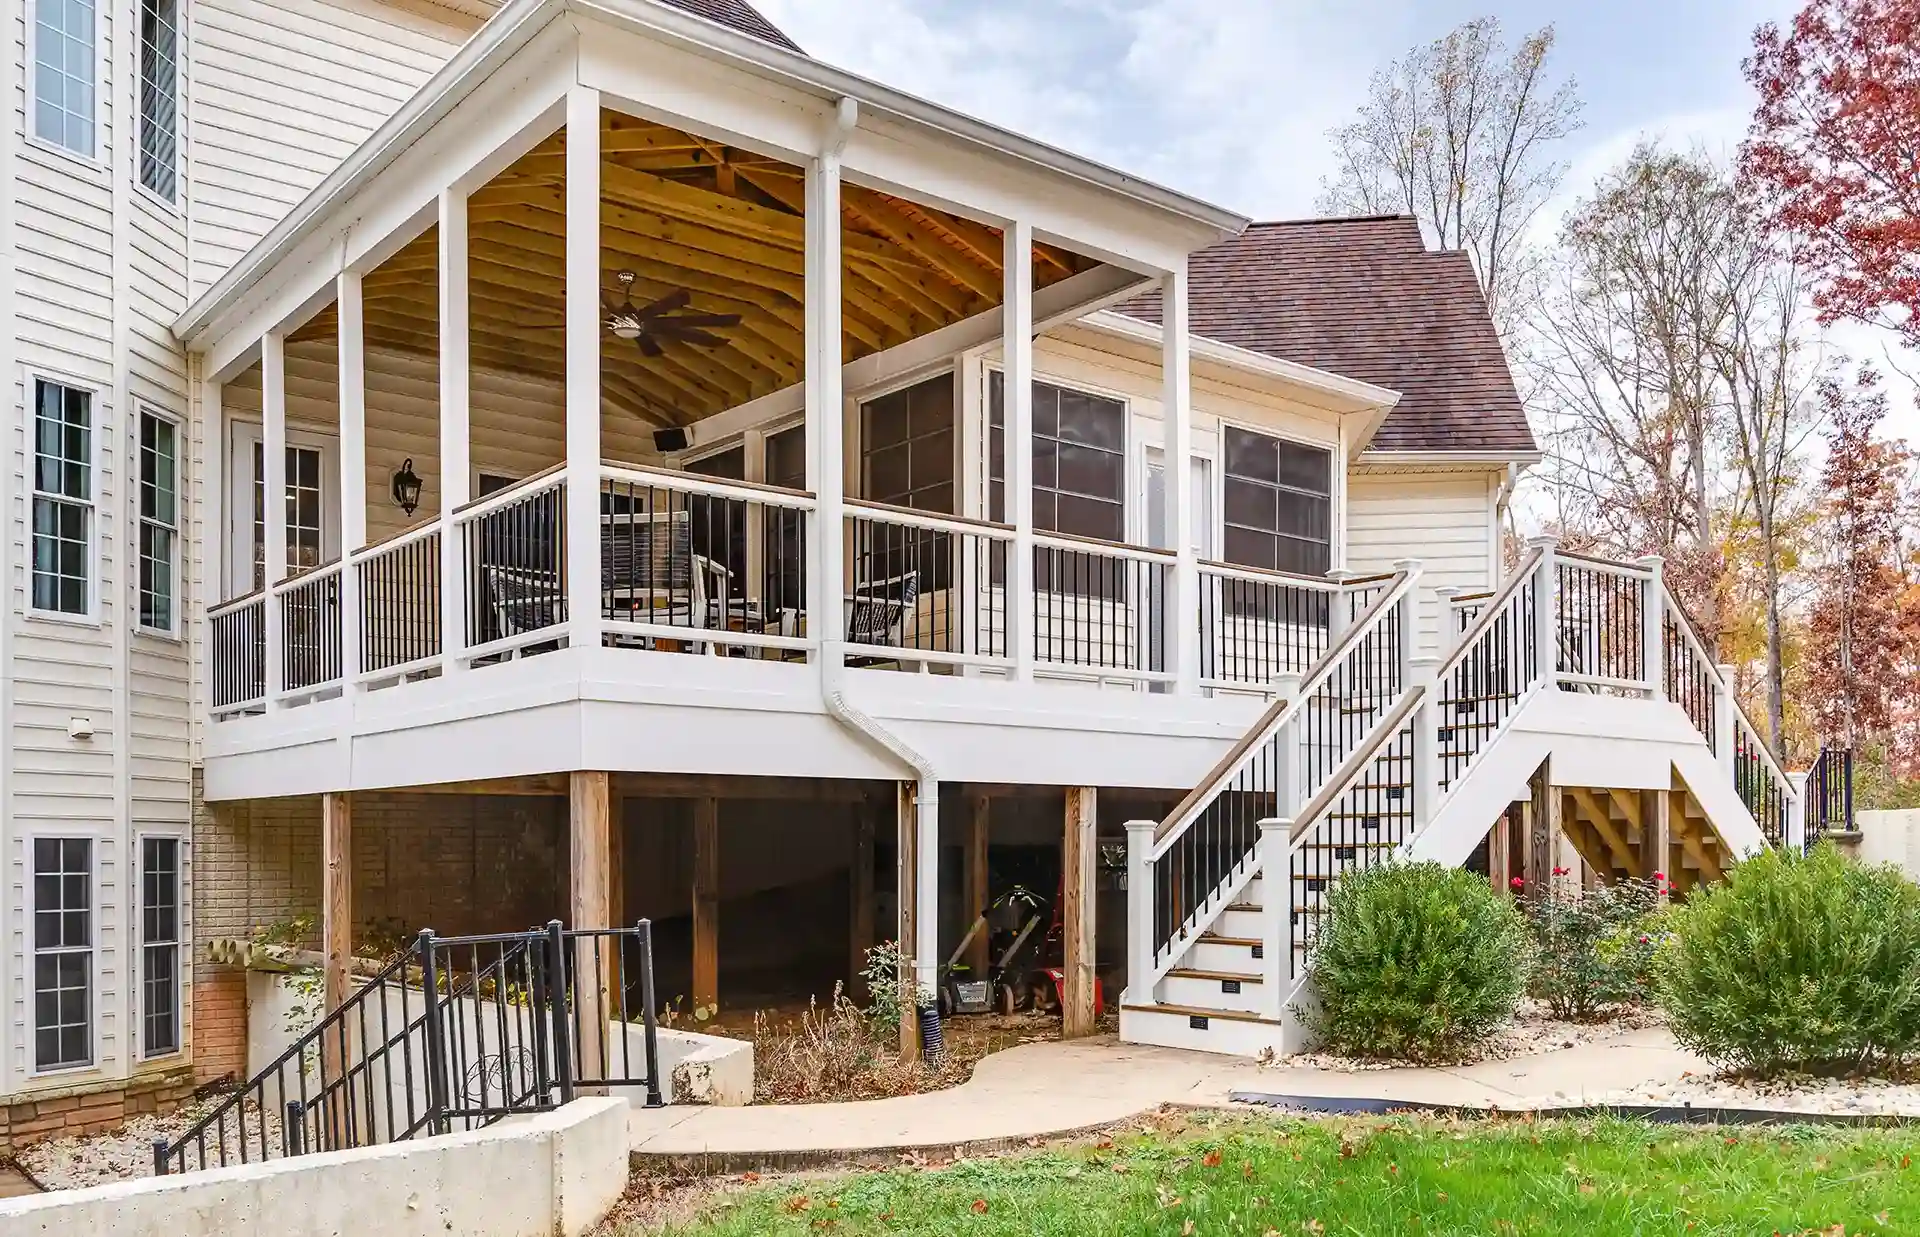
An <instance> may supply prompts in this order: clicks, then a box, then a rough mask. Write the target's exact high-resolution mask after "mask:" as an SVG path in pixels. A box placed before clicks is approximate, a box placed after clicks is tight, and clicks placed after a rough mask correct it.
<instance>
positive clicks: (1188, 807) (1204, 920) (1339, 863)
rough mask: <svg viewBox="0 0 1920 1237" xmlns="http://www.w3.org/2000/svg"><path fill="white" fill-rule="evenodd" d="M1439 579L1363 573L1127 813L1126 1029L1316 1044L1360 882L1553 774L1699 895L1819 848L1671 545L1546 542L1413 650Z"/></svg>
mask: <svg viewBox="0 0 1920 1237" xmlns="http://www.w3.org/2000/svg"><path fill="white" fill-rule="evenodd" d="M1419 577H1420V566H1419V564H1417V563H1412V562H1409V563H1402V564H1397V565H1396V572H1395V574H1394V575H1393V576H1392V577H1390V578H1386V579H1380V578H1376V579H1373V580H1370V581H1366V582H1363V587H1364V590H1365V591H1364V592H1361V591H1355V592H1354V593H1353V594H1352V595H1351V596H1349V595H1348V594H1347V593H1346V591H1345V589H1346V587H1347V586H1344V585H1343V593H1342V595H1341V597H1340V599H1339V601H1338V603H1337V605H1336V615H1337V616H1339V617H1342V618H1344V619H1345V621H1344V622H1343V623H1339V624H1337V625H1336V629H1335V630H1334V631H1333V632H1331V633H1330V636H1329V639H1328V640H1327V642H1326V651H1325V653H1324V654H1322V655H1321V656H1320V657H1319V658H1318V660H1316V661H1315V662H1314V663H1313V665H1312V666H1311V667H1309V668H1308V669H1307V670H1306V671H1305V672H1303V673H1302V674H1300V675H1299V676H1297V677H1288V678H1284V679H1281V680H1279V681H1278V682H1277V683H1276V684H1275V693H1276V699H1275V700H1274V702H1273V704H1272V705H1271V706H1270V707H1269V708H1268V709H1267V710H1266V711H1265V713H1263V714H1262V716H1261V717H1260V719H1259V720H1258V721H1257V722H1256V723H1255V724H1254V725H1253V726H1252V727H1251V728H1250V729H1249V730H1248V731H1247V733H1246V734H1245V735H1244V736H1242V738H1241V740H1240V741H1239V742H1238V743H1237V744H1236V745H1235V746H1234V747H1233V749H1232V750H1231V751H1229V753H1228V754H1227V755H1226V756H1225V757H1224V758H1223V759H1222V760H1221V761H1220V762H1219V764H1217V765H1216V766H1215V767H1214V768H1213V770H1211V771H1210V772H1209V774H1208V775H1207V777H1206V778H1205V779H1203V780H1202V781H1201V783H1200V784H1199V785H1198V786H1196V787H1195V788H1194V790H1193V792H1192V793H1190V794H1189V795H1188V796H1187V797H1186V798H1185V799H1184V800H1183V801H1182V802H1181V804H1180V805H1179V806H1178V807H1177V808H1175V810H1174V811H1173V812H1172V813H1171V814H1169V815H1168V816H1167V818H1166V819H1164V820H1162V821H1135V822H1132V823H1130V824H1129V825H1128V863H1129V874H1128V886H1127V887H1128V932H1127V936H1128V982H1127V988H1126V992H1125V994H1124V996H1123V997H1122V1000H1121V1012H1120V1031H1121V1037H1122V1038H1123V1039H1126V1040H1129V1041H1133V1042H1141V1043H1154V1044H1164V1045H1168V1046H1173V1047H1187V1048H1198V1049H1203V1050H1208V1051H1215V1052H1224V1053H1233V1054H1238V1055H1245V1056H1253V1055H1260V1054H1262V1053H1267V1052H1281V1053H1284V1052H1291V1051H1297V1050H1299V1049H1300V1048H1302V1047H1304V1046H1305V1045H1306V1036H1305V1033H1304V1029H1303V1028H1302V1027H1301V1026H1300V1025H1299V1023H1298V1019H1297V1016H1296V1014H1295V1006H1296V1004H1297V1003H1298V1002H1299V1001H1300V1000H1301V999H1302V998H1303V996H1304V995H1305V994H1306V990H1307V986H1308V983H1309V980H1310V972H1311V961H1312V949H1313V943H1314V940H1315V938H1316V936H1317V934H1318V932H1319V929H1320V926H1321V922H1322V920H1323V917H1324V913H1325V906H1326V899H1327V896H1328V894H1329V892H1330V891H1331V889H1332V888H1333V886H1334V884H1335V883H1336V882H1337V881H1338V880H1339V879H1340V877H1341V876H1343V875H1344V874H1346V873H1347V872H1351V871H1354V870H1357V869H1359V868H1363V867H1367V866H1371V865H1374V864H1379V863H1385V862H1390V861H1393V860H1395V859H1409V858H1410V859H1433V860H1437V861H1439V862H1443V863H1448V864H1458V863H1462V862H1464V861H1465V859H1466V858H1467V856H1468V855H1469V854H1470V853H1471V852H1472V851H1473V849H1474V848H1475V847H1476V846H1477V845H1478V844H1479V842H1480V841H1481V839H1483V838H1484V837H1486V835H1487V832H1488V830H1489V829H1490V828H1491V827H1492V826H1493V824H1494V823H1495V821H1496V820H1498V819H1499V818H1500V817H1501V815H1502V814H1503V813H1504V812H1505V811H1506V809H1507V807H1508V806H1509V805H1510V804H1511V803H1513V802H1514V801H1515V800H1517V799H1523V798H1526V797H1527V796H1528V793H1529V787H1530V785H1532V784H1534V783H1536V781H1543V782H1544V784H1545V787H1546V790H1545V793H1547V794H1550V795H1551V796H1553V798H1552V803H1553V806H1555V807H1556V808H1557V809H1558V811H1557V813H1556V816H1557V819H1558V820H1559V821H1560V822H1561V828H1562V829H1563V831H1564V832H1565V834H1566V835H1567V837H1568V838H1569V839H1570V840H1571V842H1572V843H1573V845H1574V847H1575V848H1576V849H1577V850H1578V851H1579V853H1580V854H1581V856H1582V857H1583V858H1584V859H1586V860H1587V862H1588V863H1589V864H1590V865H1591V866H1592V867H1593V868H1594V869H1595V871H1596V872H1598V873H1600V874H1601V875H1603V876H1604V877H1605V878H1607V879H1610V880H1611V879H1621V878H1624V877H1627V876H1650V875H1651V874H1652V873H1654V872H1661V873H1663V874H1664V875H1666V876H1667V877H1669V878H1670V879H1671V880H1672V881H1673V883H1674V885H1675V886H1676V887H1677V888H1678V889H1679V890H1681V891H1683V892H1684V891H1685V890H1687V889H1689V888H1691V887H1693V886H1694V885H1697V884H1700V883H1704V882H1707V881H1713V880H1717V879H1720V878H1721V877H1722V876H1723V875H1724V873H1725V871H1726V869H1727V868H1728V867H1729V866H1731V865H1732V863H1733V862H1734V861H1735V860H1736V859H1738V858H1739V857H1740V856H1742V855H1745V854H1749V853H1752V852H1753V851H1755V850H1758V849H1760V848H1762V847H1764V846H1769V845H1781V844H1790V843H1795V842H1797V841H1798V839H1799V837H1800V836H1801V835H1800V828H1801V826H1800V825H1799V822H1798V814H1799V803H1800V799H1801V796H1800V793H1799V788H1798V786H1797V785H1796V783H1795V782H1794V780H1793V779H1790V778H1789V777H1788V776H1787V774H1786V773H1785V772H1784V771H1783V770H1782V769H1781V768H1780V766H1779V765H1778V763H1777V762H1775V761H1774V760H1773V758H1772V757H1771V755H1770V754H1768V752H1767V750H1766V748H1765V745H1764V744H1763V743H1761V742H1760V740H1759V737H1758V732H1757V731H1756V730H1755V729H1754V727H1753V726H1752V724H1751V723H1750V722H1749V721H1748V719H1747V718H1746V716H1745V714H1744V713H1743V712H1742V711H1741V709H1740V706H1739V703H1738V701H1737V699H1736V698H1735V696H1734V694H1733V690H1732V679H1731V675H1730V673H1729V671H1728V670H1727V668H1724V667H1719V666H1716V665H1714V664H1713V662H1712V661H1711V659H1710V658H1709V657H1708V656H1707V654H1706V651H1705V646H1704V645H1703V644H1702V643H1701V641H1700V640H1699V639H1698V637H1697V636H1696V635H1695V633H1694V629H1693V627H1692V624H1691V623H1690V622H1689V621H1688V620H1687V618H1686V616H1685V614H1684V613H1683V612H1682V611H1681V609H1680V607H1679V605H1678V604H1677V603H1676V602H1675V601H1674V599H1673V597H1672V595H1671V593H1670V592H1669V591H1668V590H1667V588H1666V586H1665V582H1664V580H1663V579H1662V576H1661V570H1660V564H1659V562H1658V560H1641V561H1639V562H1635V563H1615V562H1609V561H1605V560H1600V559H1592V558H1586V557H1582V556H1575V555H1571V554H1564V553H1561V552H1559V551H1558V549H1557V547H1556V546H1555V544H1554V543H1553V542H1552V541H1551V540H1542V541H1537V542H1535V543H1533V544H1532V545H1531V546H1530V547H1529V550H1528V553H1527V555H1526V556H1525V558H1524V559H1523V560H1522V561H1521V563H1520V564H1519V566H1518V568H1517V569H1516V570H1515V572H1514V573H1513V574H1512V575H1510V576H1509V577H1507V579H1506V580H1505V581H1504V582H1503V583H1502V585H1501V586H1500V587H1499V588H1498V589H1495V590H1493V591H1491V592H1489V593H1484V594H1479V595H1476V596H1472V597H1459V596H1445V597H1444V600H1443V605H1442V609H1441V617H1440V622H1441V630H1442V631H1443V632H1445V633H1446V636H1445V637H1444V638H1443V639H1442V641H1441V655H1440V656H1439V657H1437V658H1421V657H1416V656H1414V655H1413V649H1414V648H1415V646H1416V642H1417V627H1416V615H1417V611H1416V609H1415V598H1416V596H1417V584H1418V580H1419ZM1350 583H1351V582H1350ZM1543 651H1544V652H1545V656H1542V653H1543Z"/></svg>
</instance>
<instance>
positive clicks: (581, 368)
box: [566, 86, 601, 649]
mask: <svg viewBox="0 0 1920 1237" xmlns="http://www.w3.org/2000/svg"><path fill="white" fill-rule="evenodd" d="M566 175H567V305H566V321H567V331H566V335H567V564H566V566H567V572H566V578H567V643H568V644H569V645H570V646H571V647H573V648H575V649H588V648H597V647H599V644H600V626H601V623H600V92H599V91H597V90H589V89H587V88H586V87H584V86H575V87H574V88H573V89H572V91H571V92H569V93H568V95H567V173H566Z"/></svg>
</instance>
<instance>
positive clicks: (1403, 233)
mask: <svg viewBox="0 0 1920 1237" xmlns="http://www.w3.org/2000/svg"><path fill="white" fill-rule="evenodd" d="M1189 270H1190V272H1191V282H1190V285H1189V298H1190V299H1189V304H1188V313H1189V315H1190V317H1191V321H1192V329H1193V333H1194V334H1196V335H1201V336H1205V337H1206V338H1208V339H1213V340H1218V341H1219V342H1221V343H1225V344H1233V345H1235V346H1237V347H1241V348H1246V349H1249V350H1251V351H1254V352H1263V353H1266V354H1267V355H1268V356H1273V357H1279V358H1280V359H1282V360H1287V361H1294V362H1297V363H1300V364H1303V365H1312V366H1314V367H1316V368H1319V369H1325V370H1331V371H1332V372H1334V373H1336V374H1342V375H1344V376H1346V377H1348V378H1358V379H1360V380H1361V381H1362V382H1371V383H1374V384H1376V385H1378V386H1383V387H1389V388H1391V389H1393V390H1395V391H1398V392H1400V393H1401V399H1400V403H1399V404H1398V405H1397V406H1395V408H1394V410H1393V412H1392V413H1391V414H1389V415H1388V417H1387V420H1386V423H1385V424H1384V425H1382V426H1381V427H1380V430H1379V432H1378V433H1377V434H1375V435H1374V438H1373V441H1372V442H1371V443H1370V444H1368V445H1369V447H1370V449H1373V450H1378V451H1531V450H1534V449H1535V447H1534V440H1533V433H1532V431H1531V430H1530V429H1529V428H1528V427H1527V417H1526V413H1525V412H1524V411H1523V410H1522V408H1521V406H1520V396H1519V393H1518V392H1517V391H1516V390H1515V389H1514V385H1513V375H1512V373H1511V372H1510V371H1509V370H1508V369H1507V362H1506V357H1505V355H1504V354H1503V353H1502V352H1501V350H1500V340H1499V337H1498V336H1497V335H1496V334H1495V333H1494V329H1493V320H1492V318H1491V317H1490V316H1489V315H1488V313H1487V306H1486V301H1485V299H1484V298H1483V297H1482V296H1481V295H1480V285H1479V281H1478V280H1477V279H1476V278H1475V277H1474V273H1473V265H1472V262H1471V261H1470V260H1469V259H1468V257H1467V255H1466V254H1465V253H1461V252H1458V251H1444V252H1438V253H1436V252H1431V251H1429V250H1428V249H1427V247H1426V244H1425V242H1424V241H1423V240H1422V239H1421V236H1420V225H1419V224H1418V223H1416V222H1415V221H1414V220H1413V219H1412V218H1411V217H1408V216H1404V215H1403V216H1391V217H1385V218H1372V219H1320V220H1310V221H1304V222H1298V223H1256V224H1254V225H1253V226H1252V227H1250V228H1248V229H1247V230H1246V231H1245V232H1244V233H1242V234H1241V235H1239V236H1237V237H1235V238H1234V239H1232V240H1229V241H1224V242H1222V243H1220V244H1218V245H1215V246H1213V247H1212V248H1210V249H1204V250H1202V251H1201V252H1199V253H1196V254H1194V255H1193V258H1192V261H1191V263H1190V267H1189ZM1120 310H1121V312H1123V313H1127V314H1131V315H1133V316H1135V317H1139V318H1144V319H1146V320H1148V321H1151V322H1157V321H1159V318H1160V298H1159V297H1158V296H1150V297H1146V298H1143V299H1141V300H1138V301H1130V302H1128V303H1127V304H1125V305H1122V306H1120Z"/></svg>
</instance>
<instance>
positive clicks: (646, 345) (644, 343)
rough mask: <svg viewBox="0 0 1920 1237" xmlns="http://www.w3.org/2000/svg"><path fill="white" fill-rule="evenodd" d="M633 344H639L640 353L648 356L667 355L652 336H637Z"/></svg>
mask: <svg viewBox="0 0 1920 1237" xmlns="http://www.w3.org/2000/svg"><path fill="white" fill-rule="evenodd" d="M633 342H634V343H636V344H639V345H640V351H642V352H644V353H646V354H647V355H648V356H663V355H665V353H664V352H663V351H662V349H661V347H660V345H659V344H658V343H657V342H655V341H654V338H653V336H651V335H636V336H635V337H634V340H633Z"/></svg>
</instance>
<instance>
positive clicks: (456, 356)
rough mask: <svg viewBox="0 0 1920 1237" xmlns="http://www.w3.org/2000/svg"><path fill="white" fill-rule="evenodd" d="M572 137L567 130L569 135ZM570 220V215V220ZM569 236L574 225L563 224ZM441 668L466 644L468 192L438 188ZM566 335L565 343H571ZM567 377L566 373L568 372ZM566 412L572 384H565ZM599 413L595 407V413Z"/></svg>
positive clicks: (454, 665)
mask: <svg viewBox="0 0 1920 1237" xmlns="http://www.w3.org/2000/svg"><path fill="white" fill-rule="evenodd" d="M569 137H571V134H569ZM569 224H571V219H569ZM567 235H568V236H569V237H571V236H572V235H573V228H572V227H571V226H569V227H568V228H567ZM439 240H440V264H439V265H440V670H441V673H442V674H451V673H453V672H455V671H457V670H459V669H460V668H461V665H462V662H461V660H460V655H461V653H462V652H464V651H465V648H466V643H467V610H466V600H467V590H466V588H465V584H466V579H467V574H466V569H465V567H464V566H463V565H462V563H463V555H462V553H461V551H462V549H463V548H464V547H463V546H462V545H461V538H460V536H459V530H458V529H456V528H455V527H454V525H453V516H454V513H455V512H456V511H458V510H459V509H460V508H462V507H464V506H466V504H467V498H468V496H469V495H470V494H471V493H472V489H473V483H472V482H471V480H469V472H470V470H469V469H468V467H467V459H468V456H469V453H470V450H471V448H470V447H469V446H468V443H469V441H470V438H469V435H468V432H467V422H468V416H469V413H468V407H469V401H468V398H467V391H468V383H469V378H468V375H469V373H470V369H471V367H470V366H469V365H468V363H467V357H468V349H469V343H468V335H467V314H468V295H467V195H466V193H465V191H463V190H461V189H460V188H458V187H457V186H456V187H451V188H447V189H442V190H441V191H440V228H439ZM571 342H572V341H571V339H569V341H568V343H569V344H571ZM569 379H571V374H569ZM567 397H568V405H569V411H571V405H572V397H573V384H572V382H571V381H569V382H568V384H567ZM598 415H599V414H598V412H597V411H596V412H595V416H596V417H597V416H598Z"/></svg>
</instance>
